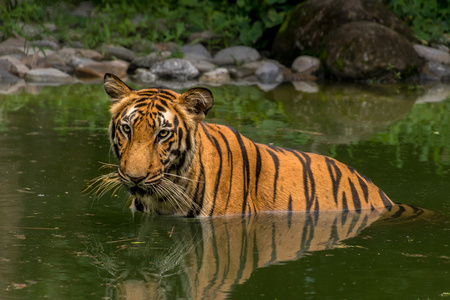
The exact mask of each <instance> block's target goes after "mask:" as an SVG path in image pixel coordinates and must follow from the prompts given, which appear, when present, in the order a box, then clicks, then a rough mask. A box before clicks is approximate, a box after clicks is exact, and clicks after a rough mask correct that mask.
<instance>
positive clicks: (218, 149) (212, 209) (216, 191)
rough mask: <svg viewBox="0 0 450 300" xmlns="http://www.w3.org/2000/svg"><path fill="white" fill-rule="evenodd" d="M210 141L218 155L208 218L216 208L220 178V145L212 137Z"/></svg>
mask: <svg viewBox="0 0 450 300" xmlns="http://www.w3.org/2000/svg"><path fill="white" fill-rule="evenodd" d="M212 139H213V141H214V142H213V144H214V146H215V147H216V150H217V153H218V154H219V170H218V171H217V175H216V182H215V183H214V199H213V203H212V206H211V210H210V211H209V216H212V214H213V211H214V207H215V206H216V199H217V194H218V190H219V184H220V179H221V176H222V149H221V148H220V145H219V143H218V142H217V139H216V138H215V137H212Z"/></svg>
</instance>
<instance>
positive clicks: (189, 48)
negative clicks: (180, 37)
mask: <svg viewBox="0 0 450 300" xmlns="http://www.w3.org/2000/svg"><path fill="white" fill-rule="evenodd" d="M180 51H181V53H183V54H185V55H187V54H193V57H198V58H199V59H202V60H209V61H212V56H211V54H210V53H209V52H208V50H207V49H206V48H205V46H203V45H202V44H193V45H183V46H181V48H180ZM185 58H186V57H185Z"/></svg>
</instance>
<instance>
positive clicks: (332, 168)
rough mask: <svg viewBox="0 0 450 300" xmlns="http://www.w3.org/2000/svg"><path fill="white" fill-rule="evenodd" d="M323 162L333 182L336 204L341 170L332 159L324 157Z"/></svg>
mask: <svg viewBox="0 0 450 300" xmlns="http://www.w3.org/2000/svg"><path fill="white" fill-rule="evenodd" d="M325 162H326V164H327V167H328V172H329V173H330V178H331V182H332V184H333V197H334V202H335V203H336V204H338V190H339V184H340V183H341V178H342V172H341V170H340V169H339V168H338V167H337V166H336V162H335V161H334V159H331V158H329V157H325Z"/></svg>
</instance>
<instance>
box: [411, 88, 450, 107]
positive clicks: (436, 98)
mask: <svg viewBox="0 0 450 300" xmlns="http://www.w3.org/2000/svg"><path fill="white" fill-rule="evenodd" d="M423 88H424V93H423V94H422V96H420V97H418V98H417V100H416V102H415V103H426V102H441V101H444V100H446V99H448V98H449V97H450V85H448V84H444V83H436V84H432V85H427V86H424V87H423Z"/></svg>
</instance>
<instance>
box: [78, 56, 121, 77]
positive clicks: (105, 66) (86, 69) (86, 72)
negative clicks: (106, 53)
mask: <svg viewBox="0 0 450 300" xmlns="http://www.w3.org/2000/svg"><path fill="white" fill-rule="evenodd" d="M129 65H130V64H129V63H128V62H126V61H123V60H113V61H102V62H91V63H86V64H80V65H78V66H77V67H76V68H75V75H76V76H77V77H79V78H103V76H104V75H105V73H113V74H115V75H116V76H118V77H125V76H126V75H127V69H128V66H129Z"/></svg>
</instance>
